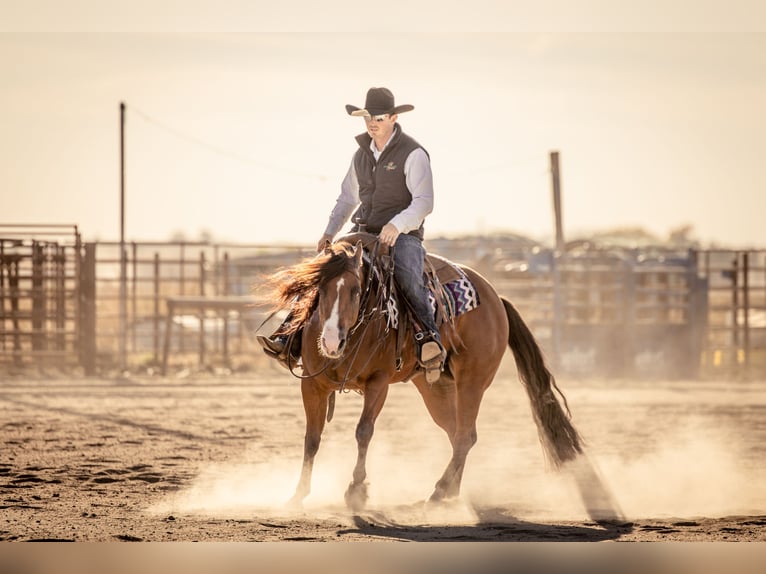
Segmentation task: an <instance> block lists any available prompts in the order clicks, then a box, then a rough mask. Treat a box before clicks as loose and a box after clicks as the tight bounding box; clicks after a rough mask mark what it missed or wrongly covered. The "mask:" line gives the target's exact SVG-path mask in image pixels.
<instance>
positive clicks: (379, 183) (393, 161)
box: [352, 124, 428, 239]
mask: <svg viewBox="0 0 766 574" xmlns="http://www.w3.org/2000/svg"><path fill="white" fill-rule="evenodd" d="M395 129H396V132H395V134H394V137H393V138H392V139H391V141H390V142H389V143H388V145H387V146H386V149H385V150H383V153H382V154H381V155H380V159H378V161H377V163H376V162H375V156H373V155H372V150H371V149H370V142H371V141H372V138H371V137H370V135H369V134H368V133H363V134H360V135H358V136H357V137H356V141H357V142H358V143H359V149H358V150H357V151H356V154H354V169H355V170H356V177H357V180H358V181H359V200H360V201H361V205H360V206H359V209H357V210H356V213H354V217H353V218H352V221H353V222H354V223H355V224H356V225H355V226H354V228H353V231H359V230H365V231H369V232H370V233H380V230H381V229H382V228H383V226H384V225H385V224H386V223H388V222H389V221H391V218H393V217H394V216H395V215H397V214H398V213H401V212H402V211H404V210H405V209H407V207H409V205H410V203H412V194H411V193H410V191H409V190H408V189H407V179H406V177H405V175H404V162H405V161H406V160H407V156H409V155H410V153H411V152H412V151H413V150H416V149H418V148H421V149H423V151H425V149H424V148H423V146H421V145H420V144H419V143H418V142H416V141H415V140H414V139H412V138H411V137H410V136H408V135H407V134H405V133H404V132H402V129H401V128H400V127H399V124H396V126H395ZM427 153H428V152H426V154H427ZM361 225H364V226H365V227H360V226H361ZM409 234H410V235H414V236H415V237H418V238H420V239H423V224H422V223H421V225H420V227H419V228H418V229H414V230H412V231H410V232H409Z"/></svg>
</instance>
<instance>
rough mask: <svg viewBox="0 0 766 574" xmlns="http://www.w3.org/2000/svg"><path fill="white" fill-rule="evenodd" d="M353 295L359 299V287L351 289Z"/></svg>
mask: <svg viewBox="0 0 766 574" xmlns="http://www.w3.org/2000/svg"><path fill="white" fill-rule="evenodd" d="M351 296H352V297H353V298H354V299H358V298H359V287H354V288H352V289H351Z"/></svg>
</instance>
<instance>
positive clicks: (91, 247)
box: [77, 243, 96, 375]
mask: <svg viewBox="0 0 766 574" xmlns="http://www.w3.org/2000/svg"><path fill="white" fill-rule="evenodd" d="M80 269H81V273H80V276H79V277H80V285H79V291H80V329H79V333H78V337H77V339H78V341H79V345H80V365H81V366H82V368H83V370H84V371H85V374H86V375H94V374H95V373H96V244H95V243H86V244H85V253H84V256H83V261H82V265H81V266H80Z"/></svg>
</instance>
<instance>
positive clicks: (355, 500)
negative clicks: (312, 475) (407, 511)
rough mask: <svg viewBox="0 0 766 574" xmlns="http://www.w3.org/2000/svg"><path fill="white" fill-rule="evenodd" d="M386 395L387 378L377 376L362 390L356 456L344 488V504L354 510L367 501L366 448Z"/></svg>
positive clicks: (357, 509)
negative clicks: (349, 481) (362, 400)
mask: <svg viewBox="0 0 766 574" xmlns="http://www.w3.org/2000/svg"><path fill="white" fill-rule="evenodd" d="M387 396H388V380H387V379H386V378H384V377H378V378H375V379H372V380H371V381H369V382H368V383H367V385H366V387H365V390H364V407H363V408H362V415H361V416H360V418H359V423H358V424H357V425H356V444H357V457H356V465H355V466H354V472H353V475H352V480H351V483H350V484H349V485H348V489H346V494H345V499H346V505H347V506H348V507H349V508H350V509H351V510H353V511H354V512H359V511H361V510H363V509H364V507H365V504H366V503H367V483H366V482H365V480H366V479H367V449H368V447H369V446H370V441H371V440H372V435H373V433H374V432H375V421H376V420H377V418H378V415H379V414H380V411H381V410H382V409H383V404H384V403H385V402H386V397H387Z"/></svg>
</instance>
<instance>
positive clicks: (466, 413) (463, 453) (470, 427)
mask: <svg viewBox="0 0 766 574" xmlns="http://www.w3.org/2000/svg"><path fill="white" fill-rule="evenodd" d="M493 375H494V373H493ZM420 379H421V377H418V379H417V380H416V381H414V382H415V385H416V387H417V388H418V390H419V391H420V394H421V395H422V396H423V400H424V402H425V404H426V408H427V409H428V412H429V413H430V414H431V417H432V418H433V419H434V422H435V423H436V424H437V425H439V426H440V427H441V428H443V429H444V430H445V432H446V433H447V436H448V437H449V440H450V444H451V445H452V458H451V459H450V461H449V463H448V464H447V468H446V469H445V470H444V473H443V474H442V476H441V478H439V480H438V481H437V482H436V486H435V487H434V491H433V493H432V494H431V497H430V498H429V501H430V502H442V501H444V500H447V499H452V498H457V497H458V496H459V495H460V485H461V482H462V480H463V471H464V469H465V463H466V459H467V457H468V452H469V451H470V450H471V448H473V445H475V444H476V441H477V433H476V419H477V417H478V415H479V406H480V405H481V400H482V397H483V396H484V391H485V390H486V388H487V387H488V386H489V384H490V383H491V382H492V376H490V377H488V379H487V380H486V381H482V383H483V384H470V385H468V384H466V383H463V384H462V385H460V384H459V375H456V381H458V384H456V385H453V386H447V387H446V388H442V387H441V386H440V385H433V386H430V387H429V386H428V385H427V383H426V382H425V380H420Z"/></svg>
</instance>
